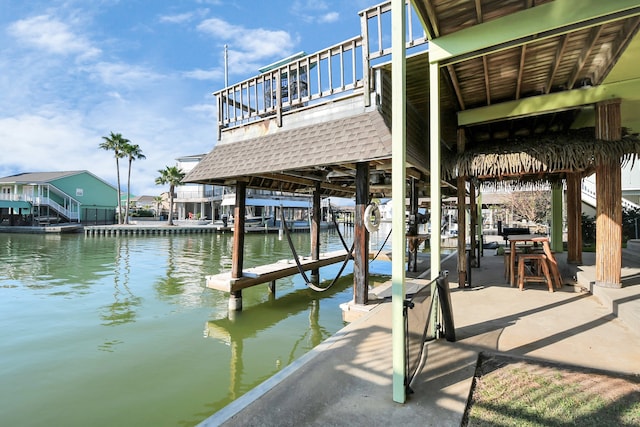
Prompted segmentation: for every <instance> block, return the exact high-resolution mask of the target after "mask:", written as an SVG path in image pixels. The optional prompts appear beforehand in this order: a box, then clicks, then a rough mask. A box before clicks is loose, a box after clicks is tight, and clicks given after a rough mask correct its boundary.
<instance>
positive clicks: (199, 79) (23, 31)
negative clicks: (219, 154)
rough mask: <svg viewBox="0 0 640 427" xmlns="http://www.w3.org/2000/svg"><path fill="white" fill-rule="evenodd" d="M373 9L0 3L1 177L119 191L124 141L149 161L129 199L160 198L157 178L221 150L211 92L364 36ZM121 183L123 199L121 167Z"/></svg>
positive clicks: (354, 3)
mask: <svg viewBox="0 0 640 427" xmlns="http://www.w3.org/2000/svg"><path fill="white" fill-rule="evenodd" d="M377 3H378V2H377V1H375V0H349V1H345V0H286V1H282V0H268V1H267V0H234V1H232V0H229V1H227V0H26V1H25V0H0V177H4V176H8V175H14V174H17V173H23V172H52V171H70V170H88V171H90V172H91V173H93V174H94V175H97V176H98V177H100V178H102V179H103V180H105V181H107V182H109V183H110V184H113V185H114V186H115V185H116V167H115V159H114V157H113V153H112V152H108V151H105V150H101V149H100V148H99V147H98V146H99V144H100V143H101V142H103V139H102V137H103V136H108V135H109V134H110V133H111V132H114V133H120V134H122V136H123V137H124V138H127V139H129V140H130V141H131V143H132V144H138V145H139V146H140V149H141V150H142V153H143V154H144V155H145V156H146V159H143V160H136V161H134V163H133V169H132V178H131V180H132V185H131V192H132V194H133V195H138V196H139V195H159V194H160V193H161V192H163V191H166V190H167V189H166V188H163V187H162V186H157V185H156V184H155V179H156V178H157V177H158V176H159V175H160V174H159V173H158V170H159V169H164V168H165V167H166V166H174V165H175V164H176V159H177V158H178V157H181V156H187V155H195V154H203V153H208V152H209V151H211V149H212V148H213V147H214V145H215V143H216V134H217V133H216V117H215V115H216V108H215V105H216V104H215V97H214V96H213V95H212V93H213V92H215V91H217V90H220V89H222V88H223V87H224V45H225V44H227V45H228V52H229V53H228V78H229V84H233V83H236V82H239V81H242V80H244V79H246V78H249V77H252V76H255V75H258V68H260V67H262V66H264V65H268V64H270V63H273V62H275V61H277V60H279V59H282V58H285V57H287V56H289V55H292V54H294V53H297V52H300V51H305V52H307V53H314V52H316V51H319V50H321V49H323V48H326V47H329V46H332V45H334V44H337V43H339V42H342V41H344V40H347V39H349V38H351V37H354V36H357V35H358V34H359V33H360V21H359V16H358V12H359V11H361V10H363V9H365V8H367V7H369V6H371V5H374V4H377ZM122 163H123V166H122V167H121V179H122V180H123V191H126V173H127V169H126V161H125V162H122Z"/></svg>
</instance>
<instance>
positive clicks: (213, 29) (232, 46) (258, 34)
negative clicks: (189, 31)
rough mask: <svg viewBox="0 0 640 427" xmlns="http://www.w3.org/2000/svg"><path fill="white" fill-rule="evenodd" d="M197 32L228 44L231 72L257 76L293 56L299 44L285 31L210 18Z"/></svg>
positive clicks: (201, 24)
mask: <svg viewBox="0 0 640 427" xmlns="http://www.w3.org/2000/svg"><path fill="white" fill-rule="evenodd" d="M198 30H200V31H202V32H203V33H205V34H209V35H211V36H213V37H214V38H216V39H219V40H221V41H224V42H226V43H227V44H228V45H229V50H228V52H229V71H230V72H232V73H244V74H246V73H247V71H248V70H249V74H251V73H252V72H254V73H257V71H258V68H259V67H261V66H263V65H265V63H268V62H272V60H273V59H280V58H284V57H286V56H289V55H291V53H292V52H293V49H294V47H295V46H296V44H297V43H298V40H295V39H294V38H293V37H292V36H291V34H289V33H288V32H286V31H282V30H267V29H264V28H245V27H242V26H239V25H233V24H231V23H229V22H226V21H224V20H222V19H219V18H210V19H206V20H204V21H202V22H201V23H200V25H198Z"/></svg>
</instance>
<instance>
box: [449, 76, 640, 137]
mask: <svg viewBox="0 0 640 427" xmlns="http://www.w3.org/2000/svg"><path fill="white" fill-rule="evenodd" d="M615 98H622V99H634V100H638V99H640V79H629V80H625V81H623V82H616V83H610V84H603V85H599V86H596V87H591V88H581V89H574V90H566V91H563V92H556V93H550V94H548V95H540V96H534V97H528V98H524V99H519V100H516V101H507V102H502V103H499V104H493V105H490V106H488V107H480V108H474V109H470V110H465V111H461V112H459V113H458V126H470V125H477V124H482V123H491V122H494V121H498V120H504V119H514V118H521V117H531V116H537V115H540V114H546V113H551V112H554V111H563V110H570V109H573V108H577V107H582V106H585V105H591V104H596V103H598V102H602V101H606V100H610V99H615Z"/></svg>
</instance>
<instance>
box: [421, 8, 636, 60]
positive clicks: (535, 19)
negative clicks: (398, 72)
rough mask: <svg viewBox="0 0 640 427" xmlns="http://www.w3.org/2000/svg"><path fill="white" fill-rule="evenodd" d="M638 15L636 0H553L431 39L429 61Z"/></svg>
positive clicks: (470, 54) (484, 51)
mask: <svg viewBox="0 0 640 427" xmlns="http://www.w3.org/2000/svg"><path fill="white" fill-rule="evenodd" d="M637 15H640V6H639V5H638V2H637V0H617V1H615V2H614V1H607V2H605V1H602V0H555V1H553V2H549V3H545V4H542V5H540V6H536V7H532V8H530V9H525V10H522V11H520V12H516V13H512V14H509V15H506V16H504V17H501V18H498V19H494V20H491V21H487V22H484V23H482V24H478V25H474V26H471V27H467V28H465V29H463V30H460V31H457V32H455V33H451V34H447V35H444V36H441V37H439V38H437V39H435V40H431V41H430V42H429V61H430V62H431V63H440V65H441V66H442V65H447V64H450V63H455V62H460V61H464V60H467V59H471V58H477V57H479V56H482V55H487V54H489V53H494V52H499V51H502V50H505V49H508V48H512V47H517V46H522V45H523V44H526V43H530V42H533V41H536V42H539V41H540V40H544V39H547V38H551V37H556V36H559V35H562V34H567V33H570V32H574V31H577V30H580V29H584V28H592V27H596V26H599V25H602V24H605V23H607V22H613V21H618V20H621V19H625V18H630V17H632V16H637Z"/></svg>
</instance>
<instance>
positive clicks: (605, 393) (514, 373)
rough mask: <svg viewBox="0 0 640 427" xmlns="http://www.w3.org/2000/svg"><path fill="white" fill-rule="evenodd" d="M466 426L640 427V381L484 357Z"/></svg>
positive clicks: (591, 371) (580, 370) (638, 379)
mask: <svg viewBox="0 0 640 427" xmlns="http://www.w3.org/2000/svg"><path fill="white" fill-rule="evenodd" d="M462 425H463V426H469V427H471V426H473V427H475V426H492V427H493V426H545V427H546V426H569V425H575V426H639V425H640V378H638V377H633V376H626V377H625V376H619V375H613V374H609V373H605V372H601V371H594V370H588V369H583V368H576V367H568V366H555V365H551V364H543V363H538V362H532V361H526V360H520V359H518V360H515V359H511V358H508V357H507V356H497V355H482V356H481V359H480V362H479V363H478V369H477V371H476V377H475V379H474V387H473V390H472V392H471V397H470V399H469V404H468V407H467V411H466V414H465V417H464V420H463V423H462Z"/></svg>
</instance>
